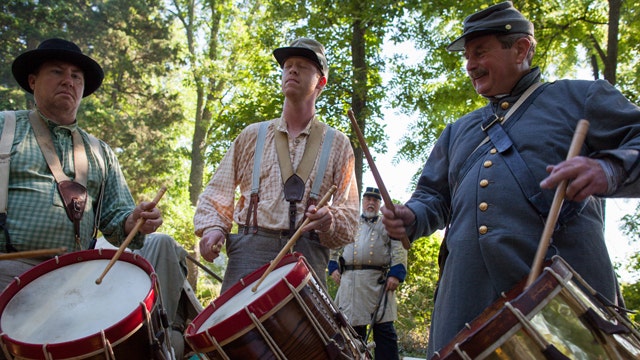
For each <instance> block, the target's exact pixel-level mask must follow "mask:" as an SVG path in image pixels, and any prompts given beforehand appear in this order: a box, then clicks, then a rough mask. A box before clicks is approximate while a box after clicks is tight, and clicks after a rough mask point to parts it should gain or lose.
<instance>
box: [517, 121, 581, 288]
mask: <svg viewBox="0 0 640 360" xmlns="http://www.w3.org/2000/svg"><path fill="white" fill-rule="evenodd" d="M588 130H589V122H588V121H587V120H580V121H579V122H578V125H577V126H576V130H575V132H574V134H573V139H572V140H571V146H570V147H569V153H568V154H567V160H569V159H571V158H572V157H575V156H578V154H580V149H581V148H582V143H583V142H584V138H585V137H586V136H587V131H588ZM567 184H568V181H567V180H563V181H561V182H560V184H558V187H557V188H556V193H555V196H554V197H553V202H552V203H551V209H549V215H547V221H546V222H545V224H544V230H543V231H542V236H541V237H540V243H539V244H538V251H537V252H536V257H535V259H534V260H533V264H532V265H531V272H530V273H529V277H528V279H527V284H526V286H525V289H526V288H528V287H529V285H531V284H532V283H533V281H534V280H535V279H536V278H537V277H538V275H540V269H541V268H542V262H543V261H544V257H545V255H546V254H547V249H548V248H549V243H550V242H551V235H552V234H553V229H554V228H555V227H556V222H557V221H558V216H560V208H561V207H562V203H563V202H564V195H565V192H566V191H567Z"/></svg>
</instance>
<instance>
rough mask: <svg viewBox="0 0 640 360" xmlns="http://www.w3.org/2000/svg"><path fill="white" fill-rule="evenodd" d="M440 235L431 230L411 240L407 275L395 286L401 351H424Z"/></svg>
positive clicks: (409, 352) (420, 352)
mask: <svg viewBox="0 0 640 360" xmlns="http://www.w3.org/2000/svg"><path fill="white" fill-rule="evenodd" d="M441 241H442V239H441V237H440V236H439V235H438V234H434V235H432V236H429V237H422V238H419V239H417V240H416V241H414V242H413V243H412V244H411V250H410V251H409V256H408V259H407V260H408V264H409V268H408V269H407V277H406V279H405V281H404V283H403V284H402V286H400V287H399V288H398V309H399V310H398V321H396V329H397V332H398V342H399V344H400V346H401V347H402V349H401V350H402V352H403V353H408V354H414V355H417V354H424V353H425V351H426V343H427V337H428V334H429V324H431V310H430V309H431V308H433V296H434V292H435V289H436V284H437V281H438V260H437V259H438V252H439V249H440V242H441Z"/></svg>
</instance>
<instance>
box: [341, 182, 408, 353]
mask: <svg viewBox="0 0 640 360" xmlns="http://www.w3.org/2000/svg"><path fill="white" fill-rule="evenodd" d="M381 202H382V196H380V190H378V189H377V188H374V187H367V188H366V189H365V192H364V194H363V195H362V214H361V215H360V223H359V224H360V226H359V227H358V235H356V237H355V240H354V242H353V243H352V244H348V245H347V246H345V247H344V248H342V249H339V250H334V251H332V253H331V260H330V261H329V266H328V270H329V274H330V275H331V278H332V279H333V280H334V281H335V282H336V284H338V285H339V287H338V292H337V293H336V299H335V301H336V305H337V306H338V307H339V308H340V311H342V313H343V314H344V315H345V316H346V317H347V320H348V321H349V324H351V325H352V326H353V328H354V329H355V330H356V332H357V333H358V335H360V337H361V338H362V339H363V340H364V341H365V342H366V341H368V337H369V336H368V335H369V334H370V333H373V342H374V344H375V350H374V352H375V358H376V359H388V360H393V359H399V350H398V335H397V334H396V329H395V326H394V324H393V322H394V321H396V320H398V302H397V299H396V289H397V288H398V286H399V285H400V283H402V282H403V281H404V279H405V277H406V275H407V250H406V249H405V248H404V247H403V246H402V243H401V242H399V241H393V240H391V239H390V238H389V235H387V231H386V230H385V229H384V225H383V224H382V222H381V221H380V216H379V215H380V206H381Z"/></svg>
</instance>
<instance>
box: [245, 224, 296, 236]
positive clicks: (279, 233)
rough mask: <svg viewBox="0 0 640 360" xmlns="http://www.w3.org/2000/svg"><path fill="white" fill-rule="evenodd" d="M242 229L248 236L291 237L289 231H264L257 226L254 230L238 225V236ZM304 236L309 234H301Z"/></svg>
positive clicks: (264, 229) (251, 227)
mask: <svg viewBox="0 0 640 360" xmlns="http://www.w3.org/2000/svg"><path fill="white" fill-rule="evenodd" d="M244 229H248V233H249V234H260V235H271V236H280V237H290V236H293V234H291V233H290V231H289V229H282V230H273V229H266V228H263V227H259V226H258V227H257V229H256V227H255V226H244V225H238V234H240V233H243V232H244ZM304 234H306V235H308V234H309V233H308V232H305V233H303V235H304Z"/></svg>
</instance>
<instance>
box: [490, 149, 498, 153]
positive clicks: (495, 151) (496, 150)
mask: <svg viewBox="0 0 640 360" xmlns="http://www.w3.org/2000/svg"><path fill="white" fill-rule="evenodd" d="M489 152H490V153H492V154H495V153H497V152H498V149H496V148H491V150H489Z"/></svg>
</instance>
